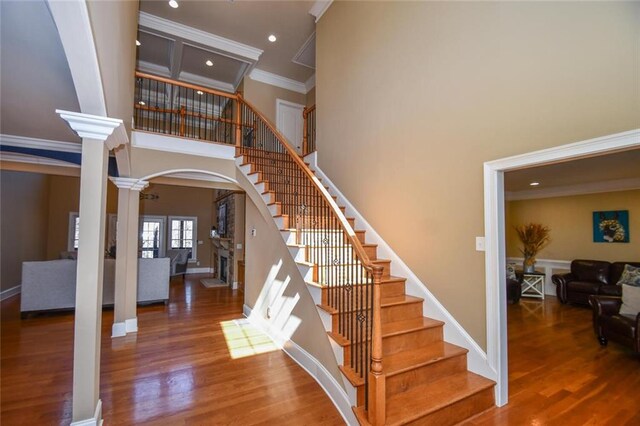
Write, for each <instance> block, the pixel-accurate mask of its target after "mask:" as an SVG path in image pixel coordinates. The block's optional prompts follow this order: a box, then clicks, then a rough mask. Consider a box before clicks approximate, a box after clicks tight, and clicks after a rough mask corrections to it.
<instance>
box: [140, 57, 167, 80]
mask: <svg viewBox="0 0 640 426" xmlns="http://www.w3.org/2000/svg"><path fill="white" fill-rule="evenodd" d="M138 69H139V70H140V71H142V72H146V73H149V74H154V75H158V76H160V77H167V78H171V70H170V69H169V68H167V67H164V66H162V65H158V64H153V63H151V62H147V61H138Z"/></svg>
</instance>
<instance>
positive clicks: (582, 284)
mask: <svg viewBox="0 0 640 426" xmlns="http://www.w3.org/2000/svg"><path fill="white" fill-rule="evenodd" d="M601 285H602V284H601V283H599V282H593V281H570V282H568V283H567V289H568V290H569V291H573V292H575V293H588V294H598V289H599V288H600V286H601Z"/></svg>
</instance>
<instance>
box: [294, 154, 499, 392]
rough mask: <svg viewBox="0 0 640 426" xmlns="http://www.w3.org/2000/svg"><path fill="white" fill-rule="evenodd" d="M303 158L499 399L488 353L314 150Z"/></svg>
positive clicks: (426, 313)
mask: <svg viewBox="0 0 640 426" xmlns="http://www.w3.org/2000/svg"><path fill="white" fill-rule="evenodd" d="M304 161H305V162H307V163H308V164H309V168H310V169H311V170H313V171H314V172H315V173H316V175H317V176H318V177H319V178H320V179H321V180H322V183H323V184H324V185H325V186H328V187H329V192H330V194H331V195H334V196H337V202H338V203H339V204H340V205H342V206H345V207H346V215H347V216H350V217H354V218H355V219H356V223H357V225H358V229H363V230H365V231H366V235H367V242H369V243H374V244H377V245H378V256H379V257H382V258H385V259H390V260H391V269H392V270H391V273H392V275H395V276H401V277H406V279H407V281H406V294H407V295H410V296H415V297H421V298H423V299H424V303H423V304H422V306H423V308H422V309H423V315H424V316H425V317H429V318H433V319H436V320H440V321H443V322H444V324H445V325H444V338H445V341H447V342H449V343H453V344H455V345H458V346H462V347H464V348H466V349H468V350H469V352H468V353H467V368H468V369H469V370H470V371H472V372H474V373H476V374H479V375H481V376H484V377H486V378H488V379H490V380H493V381H496V383H497V384H496V387H495V395H496V400H498V395H499V392H500V389H499V383H498V382H497V377H498V373H497V371H496V369H495V368H494V367H493V366H492V365H491V363H490V361H489V359H488V357H487V353H486V352H485V351H484V350H482V348H481V347H480V346H479V345H478V344H477V343H476V341H475V340H474V339H473V338H472V337H471V336H470V335H469V333H467V331H466V330H465V329H464V327H462V325H460V323H459V322H458V321H456V319H455V318H454V317H453V315H451V313H449V311H448V310H447V309H446V308H445V307H444V306H443V305H442V304H441V303H440V302H439V301H438V299H437V298H436V297H435V296H434V295H433V293H431V292H430V291H429V290H428V288H427V286H426V285H425V284H424V283H423V282H422V281H421V280H420V279H419V278H418V277H417V276H416V274H414V273H413V271H412V270H411V269H410V268H409V267H408V266H407V264H406V263H404V262H403V261H402V259H401V258H400V256H398V255H397V254H396V253H395V252H394V251H393V249H392V248H391V247H390V246H389V245H388V244H387V243H386V241H385V240H384V239H383V238H382V237H381V236H380V235H379V234H378V233H377V232H376V231H375V229H374V228H373V227H372V226H371V225H370V224H369V223H368V222H367V221H366V220H365V219H364V217H363V216H362V215H361V214H360V212H358V210H356V208H355V207H354V206H353V205H352V204H351V203H350V202H349V200H348V199H347V198H346V197H345V196H344V194H342V192H340V190H339V189H338V188H337V187H336V185H335V184H334V183H333V182H332V181H331V180H330V179H329V178H328V177H327V175H326V174H325V173H324V172H323V171H322V169H320V167H318V164H317V153H316V152H313V153H311V154H309V155H307V156H305V157H304Z"/></svg>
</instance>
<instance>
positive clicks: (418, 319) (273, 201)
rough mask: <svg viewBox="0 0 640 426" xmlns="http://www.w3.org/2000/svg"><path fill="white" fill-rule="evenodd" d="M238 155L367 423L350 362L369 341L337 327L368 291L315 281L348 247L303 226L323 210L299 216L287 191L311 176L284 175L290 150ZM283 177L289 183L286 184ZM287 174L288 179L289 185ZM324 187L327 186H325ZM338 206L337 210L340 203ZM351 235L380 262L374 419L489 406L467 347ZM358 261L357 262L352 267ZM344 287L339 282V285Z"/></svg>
mask: <svg viewBox="0 0 640 426" xmlns="http://www.w3.org/2000/svg"><path fill="white" fill-rule="evenodd" d="M237 154H238V156H237V160H236V161H237V164H238V165H239V166H240V169H241V170H242V171H243V172H244V173H245V175H246V176H247V177H248V179H249V180H250V181H251V182H253V184H254V185H255V186H256V189H257V190H258V191H259V192H260V193H261V194H262V196H263V199H264V200H265V203H266V204H267V205H268V207H269V209H270V211H271V213H272V215H273V217H274V220H276V222H277V223H278V225H279V226H280V229H281V232H282V236H283V238H284V240H285V242H286V243H287V244H288V245H289V247H290V251H291V253H292V256H294V258H295V259H296V261H297V262H298V264H299V267H300V269H301V271H302V272H303V274H304V276H305V278H306V280H307V285H308V287H309V290H310V292H311V294H312V295H313V296H314V299H315V300H316V303H317V307H318V311H319V313H320V316H321V318H322V319H323V322H324V323H325V326H326V328H327V335H328V337H329V338H330V339H331V342H332V345H333V346H334V347H335V348H336V349H335V352H336V354H337V356H338V357H339V359H338V363H339V364H341V366H340V370H341V371H342V373H343V375H344V377H345V378H346V379H347V381H348V383H349V384H350V385H351V387H352V392H351V394H353V395H354V398H353V399H354V400H353V401H352V402H353V405H354V407H353V410H354V412H355V414H356V417H357V418H358V420H359V422H360V424H362V425H368V424H370V416H369V413H368V412H367V409H366V403H367V389H366V384H367V383H366V382H367V380H366V378H367V377H366V376H367V374H366V373H365V374H361V372H360V371H356V370H357V367H356V368H355V369H354V367H352V366H351V365H350V364H351V362H350V361H351V359H352V357H353V355H354V352H367V349H366V347H368V346H367V345H365V349H363V348H361V347H358V346H356V347H354V346H353V345H352V342H351V341H350V340H349V339H347V338H345V337H344V333H343V332H341V330H340V329H341V328H345V326H346V327H347V328H348V327H350V326H351V325H352V324H354V323H356V324H357V320H356V319H355V316H357V312H358V309H357V308H363V309H364V310H367V309H369V308H370V307H371V303H370V299H371V298H370V296H371V295H366V294H363V293H366V292H367V291H368V290H367V288H366V286H364V285H360V286H358V285H357V284H356V285H354V286H353V288H352V289H351V290H350V293H351V294H350V295H347V296H339V295H338V296H336V295H332V292H334V290H333V289H331V288H330V287H329V286H326V285H322V283H323V282H324V281H326V279H325V278H326V275H328V274H332V273H333V274H335V273H336V271H335V269H338V271H339V270H340V267H341V266H343V265H347V266H352V265H353V259H351V258H349V259H346V260H345V258H344V257H342V258H341V263H340V262H334V261H332V259H334V255H335V253H336V252H342V253H343V254H346V255H347V257H349V256H350V255H351V252H350V251H349V249H348V247H347V246H345V245H344V240H343V238H342V237H341V235H340V232H338V231H333V230H332V229H330V228H328V227H327V228H328V229H325V226H324V225H322V224H320V225H318V226H316V227H315V228H314V227H311V226H310V227H309V228H307V227H305V224H307V223H310V222H313V221H315V222H316V224H317V223H318V222H319V221H321V220H322V215H321V212H320V211H319V210H320V208H319V207H318V206H313V205H310V206H306V209H305V210H306V211H305V212H304V214H306V215H308V216H307V218H306V219H305V218H304V217H303V216H302V214H303V213H302V212H301V210H300V206H298V205H296V204H295V203H294V200H293V198H292V196H293V195H294V192H296V191H297V192H298V194H301V193H311V192H312V188H311V186H312V182H311V181H308V180H305V179H302V178H301V177H300V176H299V175H296V177H293V176H290V177H287V178H284V179H283V176H286V172H285V171H286V170H295V168H296V163H295V162H294V161H293V159H291V158H290V156H289V155H287V154H286V153H273V152H268V151H263V150H260V149H249V148H238V149H237ZM287 179H289V182H288V183H286V184H285V182H286V180H287ZM294 180H295V185H292V183H293V181H294ZM318 181H320V182H321V180H320V179H318ZM294 188H295V189H294ZM324 189H325V190H327V191H328V189H329V188H328V187H325V188H324ZM332 198H333V199H334V200H335V197H332ZM338 208H339V209H340V211H341V212H344V207H340V206H338ZM310 218H311V219H310ZM346 221H347V222H348V223H349V225H350V226H352V227H354V225H355V223H354V222H355V220H354V219H353V218H346ZM332 233H334V234H337V235H332ZM354 234H355V236H356V238H357V240H358V241H359V243H360V244H361V246H362V247H363V249H364V251H365V252H366V254H367V256H368V257H369V260H370V261H371V263H372V264H374V265H376V266H379V267H380V268H381V272H382V273H381V277H380V290H381V291H380V322H381V326H382V327H381V329H382V330H381V337H382V367H383V372H384V376H385V386H384V388H385V391H384V411H383V412H385V413H386V414H385V416H384V420H383V421H382V422H379V421H378V422H376V423H377V424H385V425H404V424H433V425H449V424H456V423H459V422H461V421H463V420H465V419H468V418H469V417H471V416H474V415H476V414H478V413H480V412H482V411H484V410H486V409H488V408H490V407H493V406H494V394H493V386H494V382H492V381H490V380H488V379H486V378H484V377H482V376H479V375H477V374H474V373H471V372H469V371H467V358H466V357H467V350H466V349H464V348H462V347H459V346H456V345H452V344H450V343H447V342H445V341H444V340H443V325H444V324H443V323H442V322H441V321H437V320H434V319H431V318H426V317H423V316H422V312H423V303H424V300H423V299H421V298H417V297H412V296H408V295H406V294H405V281H406V280H405V278H402V277H395V276H393V275H391V262H390V261H389V260H385V259H379V258H378V257H377V246H376V245H375V244H367V243H366V235H365V232H364V231H358V230H355V232H354ZM327 246H328V247H327ZM318 248H321V249H322V250H321V251H320V254H316V256H315V258H313V255H312V253H314V251H315V250H316V249H318ZM336 259H337V258H336ZM360 267H361V265H360V264H356V268H360ZM331 269H333V271H331ZM357 273H360V271H357ZM362 274H364V272H362ZM344 285H345V283H344V282H343V283H341V284H340V286H339V287H344ZM332 297H341V298H342V300H341V302H340V304H341V305H342V306H343V307H345V309H343V310H342V312H341V311H340V310H339V309H336V308H335V307H333V306H332V305H335V304H334V303H332V302H331V300H330V299H331V298H332ZM359 298H360V299H363V302H362V303H361V304H360V305H359V306H356V305H357V303H356V302H355V301H357V300H358V299H359ZM356 337H358V336H356ZM358 356H360V355H358Z"/></svg>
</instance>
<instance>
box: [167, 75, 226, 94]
mask: <svg viewBox="0 0 640 426" xmlns="http://www.w3.org/2000/svg"><path fill="white" fill-rule="evenodd" d="M178 80H180V81H184V82H185V83H191V84H197V85H199V86H206V87H211V88H212V89H218V90H222V91H224V92H229V93H233V92H235V89H236V88H235V87H234V85H233V84H231V83H225V82H224V81H220V80H215V79H213V78H207V77H203V76H201V75H198V74H192V73H190V72H184V71H182V72H181V73H180V75H179V76H178Z"/></svg>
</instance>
